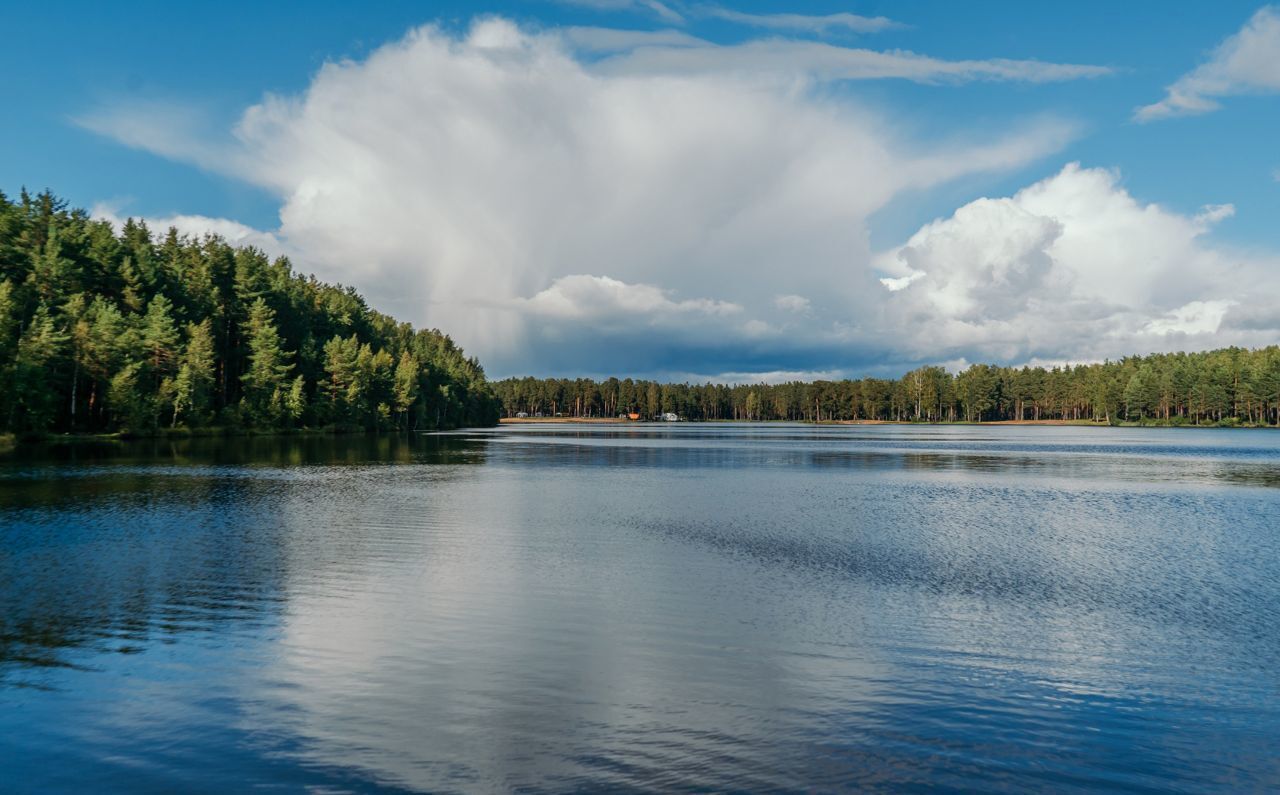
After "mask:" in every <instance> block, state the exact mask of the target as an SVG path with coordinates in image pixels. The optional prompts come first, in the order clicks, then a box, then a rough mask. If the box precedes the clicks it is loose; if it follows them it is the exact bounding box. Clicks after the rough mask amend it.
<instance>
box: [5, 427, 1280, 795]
mask: <svg viewBox="0 0 1280 795" xmlns="http://www.w3.org/2000/svg"><path fill="white" fill-rule="evenodd" d="M1278 448H1280V434H1277V433H1274V432H1267V431H1209V430H1155V429H1152V430H1120V429H1095V428H1046V427H1036V428H1016V427H989V428H973V427H953V428H951V427H948V428H938V427H897V426H879V427H866V426H864V427H840V428H836V427H812V426H785V425H761V426H743V425H732V426H729V425H680V426H631V427H611V426H595V427H592V426H564V425H561V426H522V427H518V428H504V429H499V430H493V431H481V432H463V433H458V434H451V435H433V436H421V437H415V438H412V439H408V440H396V439H386V438H382V439H363V438H360V439H321V440H233V441H215V440H206V441H199V440H196V441H191V442H181V443H167V442H166V443H135V444H127V445H102V446H93V447H75V448H52V449H47V450H35V451H19V452H13V453H9V454H7V455H3V456H0V791H5V792H33V793H35V792H39V793H47V792H57V791H85V790H96V791H104V790H133V791H154V792H172V791H178V790H182V791H192V792H230V791H247V790H250V789H255V788H256V789H265V790H268V791H284V792H290V791H299V790H309V791H316V792H343V791H388V792H400V791H467V792H475V791H481V792H483V791H506V790H522V791H564V790H771V791H776V790H799V789H818V790H834V789H848V788H863V789H884V790H894V791H903V790H907V791H910V790H921V789H925V788H928V787H934V788H940V789H944V790H945V789H956V790H960V789H963V790H971V789H981V790H1006V791H1027V790H1053V791H1069V790H1086V789H1088V790H1095V789H1113V790H1125V791H1170V790H1173V791H1199V792H1204V791H1242V790H1244V791H1256V790H1274V789H1277V788H1280V449H1278Z"/></svg>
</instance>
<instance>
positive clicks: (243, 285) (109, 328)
mask: <svg viewBox="0 0 1280 795" xmlns="http://www.w3.org/2000/svg"><path fill="white" fill-rule="evenodd" d="M499 412H500V404H499V403H498V401H497V400H496V398H495V397H494V395H493V392H492V389H491V386H490V384H489V383H488V382H487V381H486V379H485V374H484V370H483V369H482V368H481V366H480V364H479V363H478V362H477V361H476V360H475V359H474V358H468V357H467V356H466V355H465V354H464V353H463V352H462V350H461V349H459V348H458V347H457V346H456V345H455V344H454V343H453V341H452V340H451V339H450V338H449V337H448V336H446V335H445V334H443V333H441V332H440V331H437V330H434V329H414V328H413V327H412V326H410V325H409V324H407V323H399V322H396V321H395V320H394V319H393V318H391V317H388V316H386V315H383V314H381V313H378V312H376V311H374V310H372V309H370V308H369V306H368V305H367V304H366V303H365V301H364V299H363V298H361V297H360V296H359V295H358V294H357V293H356V292H355V290H353V289H351V288H348V287H342V286H335V285H330V284H325V283H323V282H320V281H317V280H316V279H315V278H314V277H313V276H303V275H300V274H298V273H295V272H294V270H293V267H292V265H291V264H290V263H289V260H288V259H286V258H284V257H279V258H276V259H274V260H273V259H271V258H269V257H268V256H267V255H266V254H264V253H263V252H262V251H260V250H258V249H256V248H253V247H248V246H242V247H233V246H231V245H229V244H228V243H227V242H226V241H225V240H223V239H222V238H220V237H217V236H214V235H209V236H205V237H203V238H199V239H197V238H194V237H189V236H183V235H179V234H178V232H177V231H176V230H174V229H170V230H168V233H167V234H166V235H163V236H162V237H161V238H160V239H157V237H156V236H155V235H153V233H152V231H151V230H150V229H148V228H147V226H146V225H145V224H144V223H142V222H140V221H135V220H132V219H131V220H129V221H126V222H125V223H124V224H123V225H122V228H121V229H120V230H119V232H118V233H117V232H116V230H115V229H114V228H113V227H112V225H111V224H110V223H108V222H106V221H103V220H95V219H93V218H91V217H90V216H89V215H88V214H87V213H85V212H84V211H83V210H79V209H70V210H69V209H68V208H67V203H66V202H64V201H62V200H60V199H59V198H57V197H56V196H54V195H53V194H52V193H49V192H48V191H46V192H44V193H40V194H38V195H35V196H32V195H30V194H28V193H27V192H26V191H25V190H24V191H22V193H21V195H20V196H19V197H17V198H16V199H13V200H11V199H10V198H9V197H7V196H5V195H4V193H2V192H0V432H5V431H7V432H12V433H18V434H27V433H43V432H104V431H118V430H123V431H132V432H135V433H147V432H154V431H156V430H157V429H160V428H173V427H187V428H198V427H210V426H216V427H222V428H229V429H288V428H296V427H329V428H340V429H353V430H354V429H366V430H391V429H400V430H411V429H435V428H449V427H458V426H464V425H492V424H494V423H496V422H497V419H498V416H499Z"/></svg>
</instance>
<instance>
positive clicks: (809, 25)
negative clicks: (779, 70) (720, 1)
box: [697, 6, 902, 34]
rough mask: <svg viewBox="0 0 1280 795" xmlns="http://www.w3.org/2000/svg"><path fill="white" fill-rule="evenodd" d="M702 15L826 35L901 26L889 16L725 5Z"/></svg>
mask: <svg viewBox="0 0 1280 795" xmlns="http://www.w3.org/2000/svg"><path fill="white" fill-rule="evenodd" d="M697 13H698V15H699V16H704V17H711V18H715V19H723V20H725V21H727V22H733V23H736V24H739V25H746V26H748V27H753V28H762V29H765V30H773V31H787V32H793V33H813V34H824V33H830V32H832V31H847V32H850V33H879V32H881V31H884V30H890V29H892V28H898V27H902V25H900V24H899V23H897V22H894V21H893V20H892V19H889V18H887V17H864V16H859V15H858V14H850V13H839V14H790V13H779V14H750V13H747V12H745V11H735V10H733V9H729V8H724V7H722V6H699V7H697Z"/></svg>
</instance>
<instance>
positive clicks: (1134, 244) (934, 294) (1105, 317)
mask: <svg viewBox="0 0 1280 795" xmlns="http://www.w3.org/2000/svg"><path fill="white" fill-rule="evenodd" d="M1232 212H1233V208H1232V207H1231V206H1230V205H1216V206H1207V207H1205V208H1204V209H1203V211H1202V212H1200V213H1198V214H1196V215H1194V216H1187V215H1182V214H1179V213H1175V212H1172V211H1169V210H1167V209H1165V208H1162V207H1160V206H1158V205H1154V204H1143V203H1141V202H1139V201H1137V200H1135V199H1134V198H1133V197H1132V196H1131V195H1129V193H1128V192H1127V191H1125V190H1124V188H1123V187H1122V186H1121V185H1120V184H1119V181H1118V176H1117V174H1116V173H1114V172H1112V171H1107V170H1104V169H1085V168H1081V167H1080V166H1079V165H1078V164H1074V163H1073V164H1070V165H1068V166H1067V167H1066V168H1064V169H1063V170H1062V171H1061V172H1059V173H1058V174H1056V175H1054V176H1052V177H1049V178H1048V179H1045V180H1043V181H1041V182H1037V183H1036V184H1034V185H1031V186H1030V187H1027V188H1025V189H1023V190H1021V191H1019V192H1018V193H1017V194H1015V195H1014V196H1012V197H1009V198H999V199H985V198H984V199H978V200H976V201H973V202H970V203H969V204H966V205H965V206H963V207H961V208H960V209H958V210H956V212H955V214H954V215H952V216H951V217H949V218H945V219H939V220H937V221H934V222H932V223H930V224H927V225H925V226H924V227H923V228H921V229H920V230H919V231H918V232H916V233H915V234H914V235H912V236H911V238H910V240H908V241H907V242H906V243H905V244H904V245H902V246H900V247H898V248H896V249H894V250H892V251H890V252H886V253H884V254H881V255H880V256H879V258H878V259H877V264H878V265H879V267H880V268H881V270H882V271H883V272H884V273H885V274H886V275H885V276H884V278H882V279H881V283H882V284H883V285H884V286H885V288H886V289H887V290H889V291H890V293H891V298H890V301H889V303H888V305H887V306H886V323H887V324H890V325H894V326H896V327H898V328H901V329H904V330H906V331H907V332H908V339H909V344H910V345H911V346H913V350H914V351H915V353H916V355H917V356H925V355H927V354H928V352H929V351H935V352H936V353H938V354H943V355H945V354H953V355H956V356H962V357H966V358H967V357H969V356H972V355H973V353H972V352H982V353H986V354H988V355H990V356H993V357H995V358H998V359H1002V360H1014V361H1016V360H1020V359H1021V360H1027V359H1033V358H1039V359H1049V360H1067V359H1075V360H1077V361H1078V360H1081V359H1101V358H1106V357H1113V356H1118V355H1123V354H1126V353H1142V352H1147V351H1153V350H1175V349H1187V348H1205V347H1212V346H1219V345H1221V346H1225V345H1230V344H1242V345H1249V344H1263V343H1270V342H1274V341H1275V340H1276V338H1277V336H1280V312H1273V311H1270V310H1269V308H1270V307H1274V306H1276V298H1277V297H1278V294H1280V291H1278V290H1277V289H1276V288H1274V287H1272V286H1271V281H1272V280H1271V279H1270V278H1269V277H1268V274H1269V273H1273V272H1274V270H1275V268H1276V266H1277V265H1280V261H1277V260H1276V259H1275V258H1274V257H1272V258H1269V259H1268V258H1261V257H1258V256H1256V255H1250V254H1245V253H1232V252H1227V251H1222V250H1220V249H1217V248H1214V247H1212V246H1211V245H1208V244H1207V243H1206V242H1205V239H1204V238H1205V235H1206V234H1207V233H1208V232H1209V231H1210V230H1211V229H1212V227H1213V225H1214V224H1215V223H1217V222H1218V221H1221V220H1222V219H1224V218H1227V217H1229V216H1230V215H1231V214H1232Z"/></svg>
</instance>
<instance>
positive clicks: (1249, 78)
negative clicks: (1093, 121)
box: [1134, 6, 1280, 122]
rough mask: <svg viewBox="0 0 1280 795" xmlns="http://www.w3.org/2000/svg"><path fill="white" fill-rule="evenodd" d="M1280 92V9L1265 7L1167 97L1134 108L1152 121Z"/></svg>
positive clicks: (1140, 118)
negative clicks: (1242, 97) (1246, 96)
mask: <svg viewBox="0 0 1280 795" xmlns="http://www.w3.org/2000/svg"><path fill="white" fill-rule="evenodd" d="M1271 93H1280V10H1278V9H1277V8H1276V7H1275V6H1266V7H1264V8H1261V9H1259V10H1258V12H1257V13H1255V14H1254V15H1253V17H1252V18H1251V19H1250V20H1249V21H1248V22H1247V23H1246V24H1245V26H1244V27H1243V28H1241V29H1240V31H1239V32H1238V33H1236V34H1234V35H1232V36H1230V37H1229V38H1227V39H1226V40H1225V41H1223V42H1222V43H1221V44H1219V45H1218V47H1217V48H1216V49H1215V50H1214V51H1213V53H1212V55H1210V57H1209V59H1208V60H1207V61H1206V62H1205V63H1203V64H1201V65H1200V66H1199V67H1197V68H1196V69H1195V70H1193V71H1191V72H1189V73H1187V74H1186V75H1183V76H1182V77H1180V78H1179V79H1178V80H1177V81H1176V82H1175V83H1174V84H1173V85H1171V86H1169V88H1168V89H1167V92H1166V94H1165V97H1164V99H1162V100H1160V101H1159V102H1156V103H1153V104H1151V105H1145V106H1143V107H1140V108H1138V109H1137V110H1135V111H1134V119H1135V120H1136V121H1139V122H1150V121H1156V120H1159V119H1167V118H1170V117H1173V116H1190V115H1194V114H1199V113H1209V112H1210V111H1214V110H1217V109H1218V108H1220V107H1221V103H1220V101H1219V100H1221V99H1223V98H1225V97H1230V96H1236V95H1240V94H1271Z"/></svg>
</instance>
